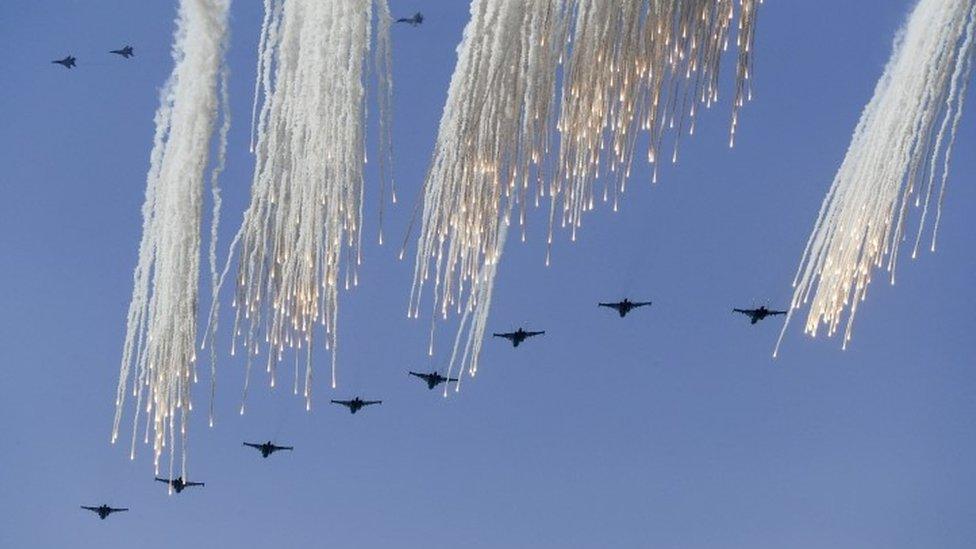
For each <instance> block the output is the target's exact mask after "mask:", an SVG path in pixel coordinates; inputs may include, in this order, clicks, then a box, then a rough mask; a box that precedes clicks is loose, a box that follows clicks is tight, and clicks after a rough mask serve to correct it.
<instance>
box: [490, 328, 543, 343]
mask: <svg viewBox="0 0 976 549" xmlns="http://www.w3.org/2000/svg"><path fill="white" fill-rule="evenodd" d="M544 333H546V332H545V331H541V332H526V331H525V330H524V329H522V328H519V329H518V330H515V331H514V332H507V333H504V334H491V335H493V336H494V337H504V338H505V339H510V340H511V341H512V347H518V346H519V344H520V343H522V342H523V341H525V340H526V339H528V338H530V337H535V336H538V335H542V334H544Z"/></svg>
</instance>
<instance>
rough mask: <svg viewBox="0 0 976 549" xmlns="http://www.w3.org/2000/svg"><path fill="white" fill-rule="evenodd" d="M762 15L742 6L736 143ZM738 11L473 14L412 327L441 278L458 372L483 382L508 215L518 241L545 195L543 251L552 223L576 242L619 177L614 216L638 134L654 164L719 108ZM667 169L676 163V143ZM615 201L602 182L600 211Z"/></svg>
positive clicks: (580, 7)
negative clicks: (700, 117)
mask: <svg viewBox="0 0 976 549" xmlns="http://www.w3.org/2000/svg"><path fill="white" fill-rule="evenodd" d="M758 3H759V2H758V1H756V0H740V2H739V3H738V4H739V17H738V31H737V33H736V39H737V41H738V50H739V59H738V68H737V79H736V93H735V95H734V100H733V123H732V131H733V135H734V131H735V123H736V117H737V113H738V109H739V108H740V107H741V106H742V105H743V103H744V101H745V100H746V99H747V97H748V94H749V92H748V78H749V70H750V65H751V55H750V51H751V47H752V40H753V35H754V28H755V18H756V9H757V5H758ZM734 4H736V2H734V1H733V0H718V1H716V0H691V1H688V0H684V1H680V0H621V1H617V2H606V1H603V0H528V1H526V0H473V1H472V3H471V20H470V22H469V23H468V25H467V27H466V28H465V31H464V38H463V41H462V42H461V45H460V46H459V47H458V62H457V66H456V68H455V71H454V76H453V78H452V80H451V86H450V89H449V92H448V98H447V103H446V105H445V107H444V113H443V115H442V117H441V123H440V129H439V133H438V137H437V142H436V145H435V148H434V154H433V159H432V161H431V167H430V171H429V173H428V175H427V178H426V181H425V183H424V196H423V209H422V210H421V211H420V223H421V227H420V236H419V240H418V246H417V255H416V266H415V271H414V286H413V290H412V293H411V302H410V309H409V311H408V314H409V315H410V316H417V315H418V310H419V306H420V302H421V299H422V293H423V290H424V286H425V285H426V284H429V283H430V279H431V278H433V294H434V298H433V299H434V300H435V302H436V310H435V315H436V316H447V314H448V311H449V310H451V309H452V308H456V309H457V311H458V312H459V313H460V314H461V328H460V329H459V331H458V335H457V338H456V339H455V343H454V352H453V354H452V359H451V363H450V368H451V369H453V368H454V367H455V366H459V367H460V368H462V369H467V370H468V371H469V372H470V373H471V374H474V373H475V372H476V370H477V364H478V357H479V353H480V349H481V343H482V338H483V334H484V331H485V326H486V322H487V318H488V310H489V307H490V304H491V292H492V287H493V285H494V278H495V274H496V272H497V267H498V262H499V260H500V257H501V253H502V249H503V248H504V244H505V237H506V234H507V228H508V226H509V225H510V223H511V222H512V221H513V219H512V217H513V216H515V215H517V216H518V223H519V224H520V226H521V227H522V228H523V231H524V222H525V209H526V207H527V206H528V205H529V203H533V204H535V205H538V203H539V200H540V198H542V197H544V196H546V195H548V198H549V199H550V201H551V202H550V214H549V243H550V244H551V242H552V227H553V225H554V224H555V223H557V217H558V222H559V223H560V224H561V225H562V226H568V227H571V230H572V231H573V234H574V235H575V230H576V228H577V227H579V225H580V220H581V218H582V215H583V213H584V212H586V211H587V210H590V209H592V208H593V205H594V195H595V194H596V191H595V190H594V188H593V183H594V182H595V181H596V180H597V179H598V178H599V177H600V176H601V175H603V176H604V177H606V176H607V175H611V174H612V176H611V177H610V181H611V182H612V183H613V186H612V194H613V202H614V207H616V203H617V199H618V196H619V194H620V193H622V192H623V190H624V184H625V181H626V178H627V176H628V175H629V173H630V167H631V163H632V160H633V157H634V151H635V143H636V137H637V135H638V134H639V133H640V132H641V130H643V131H646V132H647V133H648V134H649V135H650V139H649V141H650V148H649V150H648V159H649V161H650V162H652V163H654V162H656V161H657V158H658V155H659V150H660V148H661V147H662V146H663V137H664V135H665V133H667V132H668V130H671V131H672V133H674V134H675V135H676V136H677V135H678V134H680V133H681V132H683V131H688V132H689V133H693V131H694V121H695V114H696V111H697V110H698V108H699V107H700V106H704V107H708V106H711V105H712V104H713V103H715V102H716V101H717V100H718V90H717V80H718V69H719V64H720V59H721V57H722V52H723V51H724V50H725V48H726V46H727V42H728V40H729V37H730V34H731V32H730V31H731V28H732V27H733V26H734V25H735V23H736V19H735V16H734V7H735V6H734ZM564 61H565V63H566V66H565V71H564V73H563V79H562V89H561V102H557V100H556V98H557V97H558V96H557V93H556V91H557V80H558V78H557V75H558V73H559V68H560V66H561V65H563V62H564ZM553 129H556V130H557V131H556V132H554V131H552V130H553ZM556 135H558V137H559V141H558V142H557V143H553V140H554V138H555V136H556ZM557 148H558V150H554V149H557ZM671 157H672V161H677V140H675V143H674V149H673V151H671ZM610 189H611V184H610V183H608V184H607V185H606V186H605V187H604V189H603V192H602V198H603V200H604V201H607V200H609V195H610V193H611V190H610ZM557 212H558V215H557ZM522 238H523V239H524V238H525V234H524V232H523V233H522ZM547 262H548V254H547ZM430 352H431V353H433V327H432V330H431V344H430Z"/></svg>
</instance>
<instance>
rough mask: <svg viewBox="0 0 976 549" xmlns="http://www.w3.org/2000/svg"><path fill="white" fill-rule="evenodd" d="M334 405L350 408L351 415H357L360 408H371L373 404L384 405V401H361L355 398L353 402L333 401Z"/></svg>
mask: <svg viewBox="0 0 976 549" xmlns="http://www.w3.org/2000/svg"><path fill="white" fill-rule="evenodd" d="M332 404H341V405H343V406H345V407H346V408H349V413H350V414H355V413H356V412H358V411H359V410H360V408H365V407H366V406H370V405H372V404H383V401H382V400H363V399H361V398H359V397H356V398H354V399H352V400H333V401H332Z"/></svg>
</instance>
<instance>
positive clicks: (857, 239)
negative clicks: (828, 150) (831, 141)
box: [773, 0, 976, 356]
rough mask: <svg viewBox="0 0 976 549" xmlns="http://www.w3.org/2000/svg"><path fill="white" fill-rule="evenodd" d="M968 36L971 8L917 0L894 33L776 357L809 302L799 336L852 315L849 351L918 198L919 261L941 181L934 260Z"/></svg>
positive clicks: (971, 4) (975, 6)
mask: <svg viewBox="0 0 976 549" xmlns="http://www.w3.org/2000/svg"><path fill="white" fill-rule="evenodd" d="M974 28H976V0H920V1H919V3H918V4H917V5H916V6H915V9H914V10H913V11H912V13H911V15H910V16H909V18H908V21H907V22H906V23H905V26H904V28H902V29H901V30H900V31H899V32H898V35H897V36H896V38H895V43H894V50H893V52H892V54H891V58H890V59H889V61H888V65H887V66H886V67H885V71H884V74H883V75H882V77H881V80H879V81H878V85H877V87H876V88H875V90H874V97H872V98H871V101H870V102H869V103H868V105H867V107H865V109H864V112H863V113H862V114H861V119H860V121H859V122H858V124H857V128H856V129H855V130H854V136H853V138H852V139H851V144H850V147H849V148H848V150H847V155H846V156H845V158H844V161H843V163H842V164H841V166H840V169H839V170H838V172H837V175H836V176H835V178H834V181H833V184H832V185H831V187H830V190H829V191H828V193H827V197H826V198H825V199H824V202H823V205H822V206H821V209H820V213H819V215H818V218H817V222H816V224H815V225H814V230H813V233H812V234H811V235H810V239H809V240H808V241H807V246H806V249H805V250H804V253H803V258H802V260H801V262H800V267H799V270H798V271H797V275H796V278H795V279H794V281H793V286H794V293H793V300H792V303H791V307H790V312H789V314H788V315H787V317H786V322H785V323H784V325H783V330H782V332H781V333H780V337H779V341H778V342H777V344H776V350H775V351H774V353H773V355H774V356H775V355H776V353H778V351H779V346H780V344H781V343H782V340H783V335H784V334H785V333H786V328H787V326H788V325H789V321H790V320H791V318H792V316H793V314H794V312H795V310H796V309H798V308H799V307H801V306H802V305H803V304H805V303H806V302H807V301H808V300H809V299H810V297H811V295H812V302H811V304H810V313H809V315H808V316H807V321H806V325H805V327H804V331H805V332H806V333H808V334H810V335H811V336H815V335H816V333H817V329H818V327H819V326H820V324H821V323H823V324H824V325H826V327H827V333H828V335H832V334H834V333H835V332H836V331H837V328H838V326H839V325H840V322H841V320H842V318H843V315H844V312H845V310H847V309H848V308H849V309H850V312H849V314H848V316H847V325H846V328H845V330H844V343H843V345H844V347H846V346H847V342H848V341H849V340H850V338H851V330H852V326H853V323H854V316H855V314H856V313H857V307H858V304H859V303H860V302H861V301H863V300H864V298H865V294H866V292H867V288H868V285H869V284H870V282H871V275H872V271H873V270H874V269H875V268H877V267H881V266H882V264H886V268H887V270H888V271H889V273H890V280H891V283H892V284H894V282H895V265H896V264H897V259H898V250H899V245H900V243H901V242H902V241H903V240H905V238H906V237H905V231H906V227H905V218H906V215H907V213H908V209H909V203H910V201H911V197H912V195H913V194H916V192H917V195H916V198H915V205H916V207H918V206H919V205H920V204H921V203H922V202H924V206H923V208H922V214H921V219H920V221H919V226H918V233H917V234H916V236H915V246H914V248H913V250H912V257H915V256H916V254H917V252H918V246H919V243H920V241H921V237H922V232H923V231H924V229H925V226H926V223H925V222H926V217H927V215H928V210H929V203H930V199H931V197H932V194H933V190H934V185H935V180H936V178H940V179H941V190H940V191H939V199H938V211H937V214H936V222H935V224H934V227H933V231H932V243H931V249H932V250H933V251H935V236H936V231H937V230H938V222H939V219H940V217H941V210H942V200H943V197H944V193H945V185H946V181H947V178H948V174H949V160H950V157H951V155H952V145H953V143H954V142H955V136H956V129H957V126H958V123H959V119H960V116H961V114H962V108H963V100H964V99H965V96H966V88H967V85H968V82H969V76H970V74H971V69H972V61H973V52H974V44H976V42H974ZM940 158H941V159H942V163H941V164H940V163H939V159H940ZM926 180H927V181H926ZM922 194H924V195H925V197H924V201H923V199H922V196H921V195H922Z"/></svg>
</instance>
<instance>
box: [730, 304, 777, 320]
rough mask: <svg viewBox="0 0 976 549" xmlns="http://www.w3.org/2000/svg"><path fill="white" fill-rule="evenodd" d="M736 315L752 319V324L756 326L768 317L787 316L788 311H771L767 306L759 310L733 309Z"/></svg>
mask: <svg viewBox="0 0 976 549" xmlns="http://www.w3.org/2000/svg"><path fill="white" fill-rule="evenodd" d="M732 312H734V313H742V314H744V315H746V316H748V317H749V318H750V319H751V322H750V324H755V323H757V322H759V321H760V320H762V319H764V318H766V317H767V316H775V315H785V314H786V311H771V310H769V309H767V308H766V306H765V305H763V306H762V307H759V308H758V309H732Z"/></svg>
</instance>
